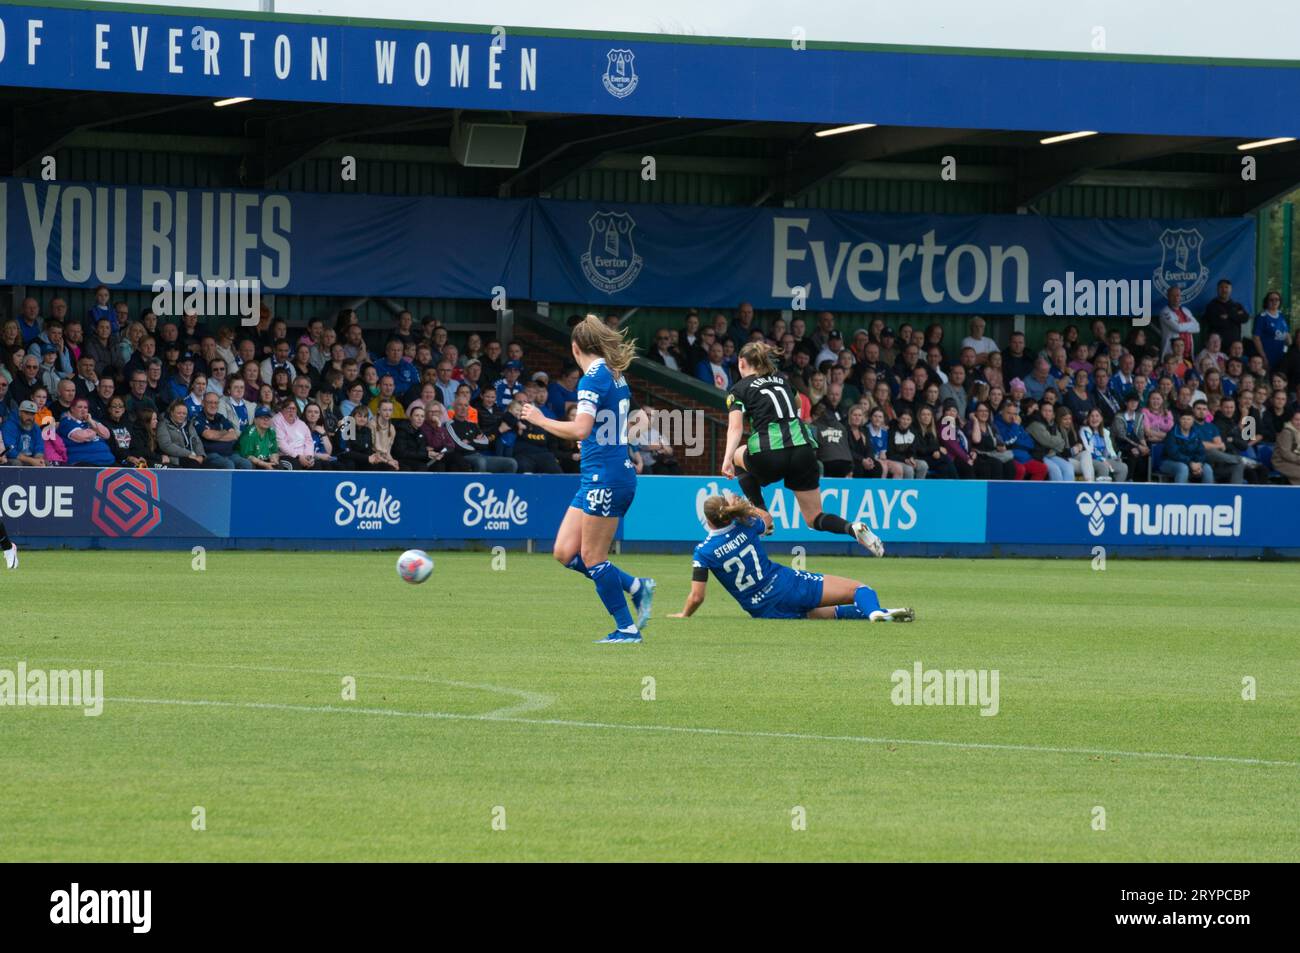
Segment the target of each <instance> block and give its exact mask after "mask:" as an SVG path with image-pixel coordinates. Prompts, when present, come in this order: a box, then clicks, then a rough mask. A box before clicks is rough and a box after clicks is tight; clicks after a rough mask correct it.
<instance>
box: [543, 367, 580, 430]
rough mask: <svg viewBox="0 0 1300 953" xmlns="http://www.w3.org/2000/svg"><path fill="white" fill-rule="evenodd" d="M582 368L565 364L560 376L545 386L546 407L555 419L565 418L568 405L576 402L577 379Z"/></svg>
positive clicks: (566, 417)
mask: <svg viewBox="0 0 1300 953" xmlns="http://www.w3.org/2000/svg"><path fill="white" fill-rule="evenodd" d="M581 377H582V370H581V369H580V368H579V367H578V366H577V365H576V364H566V365H565V366H564V370H562V371H560V376H559V378H557V379H556V380H553V381H551V382H550V385H549V386H548V387H547V388H546V407H547V409H548V410H550V412H551V416H552V417H553V418H555V419H556V420H567V419H568V413H569V405H570V404H574V405H576V404H577V403H578V380H579V379H580V378H581Z"/></svg>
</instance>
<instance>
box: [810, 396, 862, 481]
mask: <svg viewBox="0 0 1300 953" xmlns="http://www.w3.org/2000/svg"><path fill="white" fill-rule="evenodd" d="M816 410H817V416H816V418H814V420H813V428H814V429H815V431H816V433H817V459H818V460H819V461H820V462H821V465H822V472H823V473H824V474H825V475H826V476H828V477H849V476H852V475H853V463H854V461H853V451H852V450H850V449H849V440H848V428H847V427H845V426H844V425H843V424H841V423H840V421H839V419H838V417H837V416H836V415H835V408H834V407H832V406H831V405H830V404H828V403H825V402H823V403H821V404H819V405H817V408H816Z"/></svg>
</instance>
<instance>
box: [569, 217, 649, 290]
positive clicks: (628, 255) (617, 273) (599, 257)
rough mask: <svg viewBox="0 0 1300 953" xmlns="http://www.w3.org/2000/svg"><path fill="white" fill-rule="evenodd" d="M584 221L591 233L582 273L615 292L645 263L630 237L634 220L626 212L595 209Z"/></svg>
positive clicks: (626, 283) (626, 284) (602, 287)
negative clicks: (593, 213)
mask: <svg viewBox="0 0 1300 953" xmlns="http://www.w3.org/2000/svg"><path fill="white" fill-rule="evenodd" d="M587 225H588V227H589V228H590V229H591V236H590V238H589V239H588V240H587V251H586V252H585V253H584V254H583V256H582V273H583V274H584V275H586V276H587V280H588V281H590V282H591V283H592V284H593V285H594V286H596V287H597V288H599V289H600V290H601V291H603V292H605V294H611V295H612V294H616V293H618V292H620V291H622V290H623V289H624V288H627V287H628V286H629V285H631V284H632V282H634V281H636V276H637V275H639V274H640V273H641V266H642V265H644V264H645V262H644V261H642V259H641V256H640V255H638V254H637V253H636V245H635V244H634V243H633V241H632V232H633V231H634V230H635V229H636V221H635V220H634V219H633V218H632V216H631V215H629V214H628V213H627V212H597V213H596V214H595V215H593V216H591V218H589V219H588V220H587Z"/></svg>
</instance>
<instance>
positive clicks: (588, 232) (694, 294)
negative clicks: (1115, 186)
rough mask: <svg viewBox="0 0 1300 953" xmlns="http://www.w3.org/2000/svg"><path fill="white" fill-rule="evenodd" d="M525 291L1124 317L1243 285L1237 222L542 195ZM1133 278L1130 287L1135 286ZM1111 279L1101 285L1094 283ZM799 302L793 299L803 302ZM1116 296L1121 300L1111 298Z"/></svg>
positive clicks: (640, 301)
mask: <svg viewBox="0 0 1300 953" xmlns="http://www.w3.org/2000/svg"><path fill="white" fill-rule="evenodd" d="M533 222H534V241H533V292H532V293H533V297H534V298H537V299H539V300H544V301H599V302H602V303H604V302H608V303H609V304H611V305H618V306H626V305H634V304H635V305H668V306H672V305H682V304H684V303H691V304H698V305H699V306H701V307H726V308H734V307H735V306H736V305H737V304H738V303H739V302H741V301H750V302H752V303H753V304H754V306H755V307H757V308H790V307H792V304H801V305H802V307H803V308H806V309H807V310H809V311H816V310H819V309H829V310H834V311H873V312H891V311H894V312H898V311H901V312H906V313H917V312H935V313H979V314H1057V315H1065V316H1069V317H1075V318H1082V319H1086V318H1087V317H1089V316H1093V315H1096V316H1119V315H1121V314H1125V315H1136V314H1138V313H1139V312H1138V310H1137V307H1136V305H1137V304H1138V301H1139V300H1140V299H1141V298H1142V297H1143V296H1145V297H1146V298H1147V304H1148V305H1149V308H1150V310H1149V311H1148V315H1149V314H1150V313H1156V314H1158V313H1159V310H1160V308H1161V307H1163V306H1164V303H1165V301H1164V298H1165V294H1166V293H1167V292H1168V290H1169V288H1170V287H1171V286H1173V285H1177V286H1178V287H1180V288H1182V289H1183V303H1184V304H1186V305H1188V306H1190V307H1192V308H1193V309H1194V310H1196V309H1199V307H1200V306H1201V305H1203V304H1204V303H1206V302H1208V301H1209V300H1210V298H1212V297H1213V296H1214V294H1215V285H1216V283H1217V281H1218V280H1219V279H1220V278H1228V279H1229V280H1231V281H1232V282H1233V284H1234V285H1235V286H1236V287H1238V288H1251V287H1253V286H1254V275H1255V272H1254V255H1255V224H1254V220H1253V219H1250V218H1237V219H1193V220H1177V219H1166V220H1159V219H1123V220H1116V219H1077V218H1043V217H1040V216H1036V215H978V216H975V215H970V216H961V215H884V214H879V215H877V214H871V215H867V214H856V213H851V212H826V211H813V210H802V209H801V210H795V209H770V208H708V207H699V206H661V205H627V204H618V203H591V202H548V201H543V202H539V203H538V206H537V212H536V214H535V216H534V219H533ZM1135 282H1136V283H1137V284H1134V283H1135ZM1103 283H1109V284H1103ZM800 299H802V300H800ZM1121 299H1122V300H1121Z"/></svg>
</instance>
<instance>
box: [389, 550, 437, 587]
mask: <svg viewBox="0 0 1300 953" xmlns="http://www.w3.org/2000/svg"><path fill="white" fill-rule="evenodd" d="M397 574H398V575H399V576H401V577H402V578H403V579H404V580H406V581H407V582H409V583H412V584H415V583H417V582H424V581H425V580H426V579H428V578H429V577H430V576H431V575H433V560H432V559H430V558H429V554H428V553H426V552H425V551H424V550H422V549H408V550H407V551H406V552H404V553H402V555H400V556H398V557H397Z"/></svg>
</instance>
